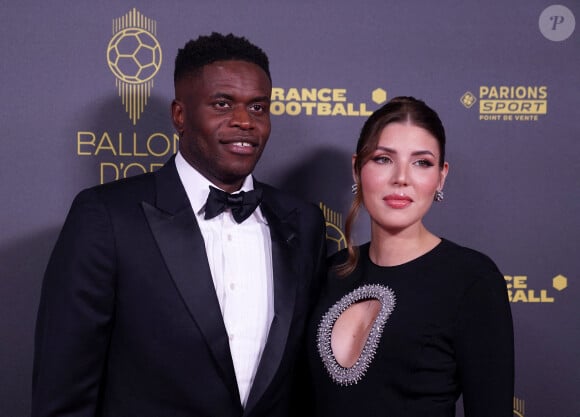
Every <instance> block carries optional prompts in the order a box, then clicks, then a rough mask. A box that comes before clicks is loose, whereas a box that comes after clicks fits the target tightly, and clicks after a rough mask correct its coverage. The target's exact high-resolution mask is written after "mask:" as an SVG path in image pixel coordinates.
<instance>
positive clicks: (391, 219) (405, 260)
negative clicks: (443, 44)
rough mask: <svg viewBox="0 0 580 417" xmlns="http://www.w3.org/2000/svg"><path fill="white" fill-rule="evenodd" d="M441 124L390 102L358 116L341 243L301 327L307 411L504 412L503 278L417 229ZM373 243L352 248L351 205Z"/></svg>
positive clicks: (437, 167) (435, 171) (443, 170)
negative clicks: (310, 396) (459, 406)
mask: <svg viewBox="0 0 580 417" xmlns="http://www.w3.org/2000/svg"><path fill="white" fill-rule="evenodd" d="M448 170H449V165H448V163H447V162H445V131H444V128H443V125H442V123H441V121H440V119H439V117H438V116H437V114H436V113H435V112H434V111H433V110H432V109H431V108H429V107H428V106H427V105H426V104H425V103H424V102H422V101H420V100H416V99H414V98H412V97H397V98H394V99H392V100H391V101H389V102H388V103H387V104H385V105H384V106H383V107H382V108H380V109H379V110H377V111H376V112H375V113H373V115H372V116H370V118H369V119H368V120H367V122H366V123H365V125H364V126H363V129H362V131H361V135H360V138H359V140H358V144H357V149H356V154H355V155H354V156H353V175H354V178H355V187H353V192H355V197H354V201H353V204H352V207H351V210H350V212H349V216H348V218H347V222H346V237H347V242H348V247H347V249H344V250H342V251H340V252H338V253H337V254H335V255H334V256H333V257H332V258H331V260H330V264H331V265H330V272H329V276H328V280H327V282H326V284H325V288H324V291H323V293H322V295H321V298H320V300H319V303H318V305H317V307H316V309H315V312H314V314H313V316H312V320H311V324H310V329H309V355H308V356H309V368H310V374H311V380H312V383H313V393H314V400H315V416H317V417H331V416H332V417H341V416H385V417H419V416H423V417H452V416H455V404H456V401H457V400H458V398H459V396H460V395H463V404H464V415H465V417H512V398H513V383H514V369H513V368H514V353H513V329H512V318H511V313H510V306H509V302H508V297H507V290H506V285H505V281H504V278H503V275H502V274H501V273H500V272H499V270H498V268H497V267H496V265H495V264H494V263H493V261H492V260H491V259H490V258H488V257H487V256H486V255H484V254H482V253H480V252H477V251H475V250H472V249H468V248H465V247H462V246H459V245H457V244H455V243H453V242H451V241H449V240H446V239H444V238H440V237H438V236H436V235H434V234H433V233H431V232H430V231H429V230H427V229H426V227H425V226H424V224H423V217H424V216H425V215H426V214H427V212H428V211H429V209H430V207H431V204H432V203H433V201H437V202H438V201H441V200H442V199H443V193H442V189H443V185H444V183H445V178H446V177H447V173H448ZM361 206H364V207H365V209H366V211H367V212H368V213H369V216H370V222H371V240H370V242H368V243H366V244H363V245H361V246H358V247H357V246H354V244H353V242H352V239H351V236H350V233H351V229H352V225H353V222H354V220H355V217H356V216H357V214H358V211H359V208H360V207H361Z"/></svg>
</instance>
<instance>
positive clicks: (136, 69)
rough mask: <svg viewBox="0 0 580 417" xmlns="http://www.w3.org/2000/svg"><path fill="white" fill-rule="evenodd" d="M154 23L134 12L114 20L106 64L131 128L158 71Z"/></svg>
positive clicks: (158, 47) (160, 59)
mask: <svg viewBox="0 0 580 417" xmlns="http://www.w3.org/2000/svg"><path fill="white" fill-rule="evenodd" d="M156 26H157V24H156V22H155V21H154V20H151V19H149V18H147V17H145V16H143V15H142V14H141V13H139V11H137V9H133V10H131V11H130V12H128V13H127V14H126V15H124V16H121V17H119V18H117V19H114V20H113V37H112V38H111V40H110V41H109V45H108V46H107V63H108V64H109V69H110V70H111V72H112V73H113V75H114V76H115V78H116V85H117V89H118V91H119V96H120V97H121V99H122V102H123V104H124V105H125V111H126V112H127V113H128V114H129V118H130V119H131V121H132V122H133V125H136V124H137V120H139V117H140V116H141V113H142V112H143V110H145V106H146V105H147V100H148V98H149V97H150V95H151V88H152V87H153V77H155V75H156V74H157V72H158V71H159V68H161V62H162V54H161V46H160V45H159V42H158V41H157V39H156V38H155V35H156V34H157V28H156Z"/></svg>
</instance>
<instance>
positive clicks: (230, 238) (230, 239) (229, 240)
mask: <svg viewBox="0 0 580 417" xmlns="http://www.w3.org/2000/svg"><path fill="white" fill-rule="evenodd" d="M231 241H232V235H230V234H228V242H231Z"/></svg>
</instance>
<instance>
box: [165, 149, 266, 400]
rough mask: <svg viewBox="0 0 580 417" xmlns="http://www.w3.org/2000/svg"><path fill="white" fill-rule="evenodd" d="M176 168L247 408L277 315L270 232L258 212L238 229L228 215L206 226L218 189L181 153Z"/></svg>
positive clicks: (249, 179)
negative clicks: (200, 239)
mask: <svg viewBox="0 0 580 417" xmlns="http://www.w3.org/2000/svg"><path fill="white" fill-rule="evenodd" d="M175 165H176V166H177V172H178V174H179V178H180V179H181V182H182V183H183V186H184V187H185V191H186V193H187V196H188V198H189V201H190V203H191V206H192V208H193V211H194V213H195V216H196V218H197V223H198V224H199V228H200V229H201V234H202V236H203V240H204V242H205V250H206V254H207V259H208V261H209V267H210V270H211V275H212V278H213V283H214V287H215V291H216V295H217V299H218V301H219V304H220V308H221V311H222V316H223V320H224V324H225V327H226V331H227V332H228V337H229V343H230V352H231V355H232V360H233V363H234V369H235V372H236V379H237V382H238V389H239V391H240V400H241V402H242V405H243V406H245V405H246V402H247V400H248V395H249V392H250V388H251V387H252V383H253V381H254V377H255V376H256V370H257V368H258V363H259V362H260V358H261V356H262V352H263V350H264V345H265V344H266V339H267V337H268V331H269V329H270V324H271V323H272V318H273V315H274V290H273V279H272V244H271V239H270V229H269V228H268V224H267V222H266V219H265V218H264V216H263V215H262V212H261V211H260V207H258V208H257V209H256V210H255V211H254V213H253V214H252V215H251V216H250V217H249V218H248V219H246V220H245V221H244V222H242V223H240V224H238V223H236V221H235V220H234V218H233V217H232V214H231V212H230V211H229V210H228V211H225V212H223V213H221V214H220V215H218V216H216V217H214V218H213V219H209V220H205V219H204V214H205V202H206V200H207V196H208V194H209V186H210V185H212V186H214V187H215V185H214V184H212V183H211V182H210V181H209V180H208V179H207V178H205V177H204V176H203V175H201V174H200V173H199V172H198V171H197V170H195V169H194V168H193V167H192V166H191V165H189V163H188V162H187V161H186V160H185V159H184V158H183V156H182V155H181V154H180V153H179V152H178V153H177V155H176V158H175ZM216 188H218V187H216ZM253 188H254V182H253V179H252V176H251V175H248V176H247V177H246V179H245V181H244V184H243V185H242V188H241V191H250V190H252V189H253ZM192 279H195V277H192Z"/></svg>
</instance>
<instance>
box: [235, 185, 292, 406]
mask: <svg viewBox="0 0 580 417" xmlns="http://www.w3.org/2000/svg"><path fill="white" fill-rule="evenodd" d="M260 209H261V210H262V213H263V214H264V216H265V217H266V219H267V221H268V225H269V228H270V235H271V239H272V265H273V277H274V318H273V320H272V325H271V326H270V332H269V333H268V340H267V341H266V346H265V347H264V352H263V353H262V358H261V360H260V364H259V366H258V370H257V373H256V377H255V379H254V383H253V385H252V388H251V391H250V396H249V397H248V402H247V404H246V409H245V412H244V414H245V415H248V413H250V411H251V409H252V408H253V407H254V406H255V405H256V403H257V402H258V401H259V400H260V398H261V397H262V396H263V395H264V392H265V391H266V388H267V387H268V386H269V385H270V383H271V381H272V378H273V377H274V375H275V373H276V371H277V370H278V367H279V366H280V362H281V360H282V355H283V353H284V350H285V348H286V343H287V339H288V333H289V331H290V325H291V323H292V318H293V316H294V308H295V303H296V288H297V281H298V279H297V271H296V269H297V265H296V262H298V261H299V259H298V258H299V257H298V256H297V255H296V251H297V248H298V239H299V236H298V235H297V232H296V231H297V224H296V221H297V219H296V212H295V211H292V210H291V211H288V209H287V208H284V207H281V206H278V205H277V204H276V201H274V200H272V198H271V197H270V196H268V194H267V193H266V192H265V193H264V199H263V202H262V204H261V205H260Z"/></svg>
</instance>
